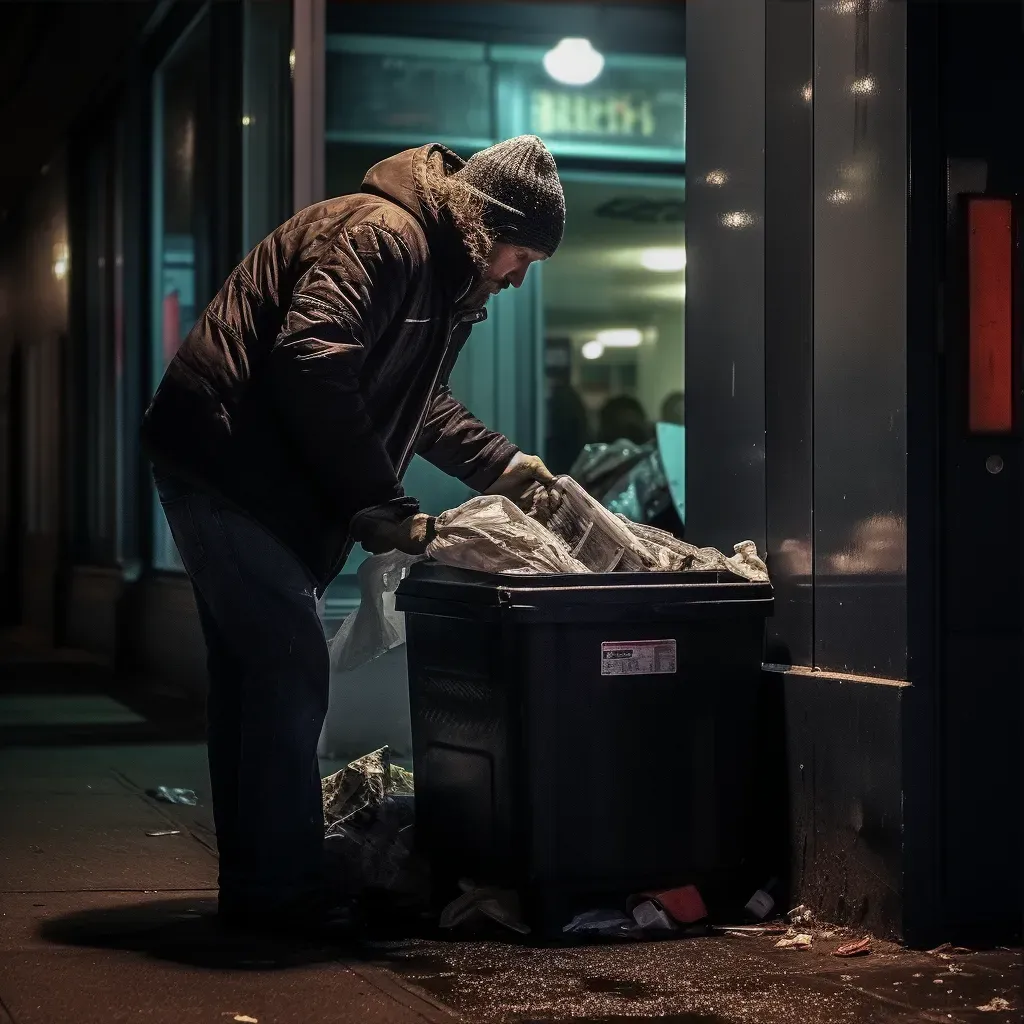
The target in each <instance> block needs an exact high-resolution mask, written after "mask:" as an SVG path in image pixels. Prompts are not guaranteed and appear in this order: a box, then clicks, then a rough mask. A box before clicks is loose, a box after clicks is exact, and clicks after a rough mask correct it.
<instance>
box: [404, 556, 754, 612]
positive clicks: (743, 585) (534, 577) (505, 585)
mask: <svg viewBox="0 0 1024 1024" xmlns="http://www.w3.org/2000/svg"><path fill="white" fill-rule="evenodd" d="M773 606H774V593H773V590H772V585H771V584H770V583H751V582H748V581H747V580H744V579H741V578H740V577H739V576H735V575H734V574H733V573H730V572H724V571H710V572H635V573H633V572H628V573H627V572H609V573H561V574H557V575H547V574H519V573H487V572H478V571H475V570H472V569H457V568H454V567H452V566H447V565H441V564H439V563H437V562H421V563H419V564H417V565H414V566H413V567H412V568H411V570H410V572H409V576H408V577H407V578H406V579H405V580H403V581H402V583H401V585H400V586H399V588H398V591H397V594H396V600H395V608H396V609H397V610H398V611H402V612H413V613H421V614H427V615H431V614H433V615H445V616H448V617H456V618H460V617H465V618H471V619H478V620H479V619H488V620H493V619H495V618H497V617H498V615H499V614H500V615H508V616H511V617H512V618H514V619H517V620H520V621H531V620H536V621H558V622H568V621H579V622H584V621H594V622H600V621H603V620H605V619H618V620H623V621H624V620H625V619H627V618H629V617H631V616H635V617H638V618H642V619H644V620H650V621H662V622H664V621H667V620H671V619H676V618H687V619H690V618H694V617H706V616H710V617H714V618H721V617H722V616H731V615H735V616H744V617H746V616H749V615H754V616H757V617H761V618H764V617H767V616H769V615H771V614H772V610H773Z"/></svg>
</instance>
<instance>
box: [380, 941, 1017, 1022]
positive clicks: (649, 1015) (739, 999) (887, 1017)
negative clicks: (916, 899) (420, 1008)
mask: <svg viewBox="0 0 1024 1024" xmlns="http://www.w3.org/2000/svg"><path fill="white" fill-rule="evenodd" d="M776 941H778V936H765V937H747V938H739V937H732V936H713V937H701V938H687V939H680V940H676V941H662V942H653V943H637V944H632V943H631V944H629V945H601V946H588V947H573V948H569V949H526V948H522V947H519V946H515V945H512V944H504V943H495V942H490V943H475V942H463V943H452V942H446V943H413V944H404V945H402V944H396V945H394V946H393V947H391V948H390V949H389V950H388V951H387V955H386V957H385V958H384V959H383V960H382V962H383V963H386V964H387V966H388V967H390V968H391V969H392V970H394V971H396V972H398V973H399V974H400V975H402V976H403V977H405V978H406V979H408V980H410V981H413V982H414V983H415V984H417V985H419V986H422V987H423V988H425V989H426V990H427V991H428V992H430V993H431V994H432V995H434V996H435V997H436V998H437V999H439V1000H440V1001H442V1002H443V1003H444V1004H445V1005H448V1006H451V1007H453V1008H454V1009H455V1010H456V1011H457V1012H458V1013H459V1014H461V1015H462V1016H463V1017H464V1018H465V1019H467V1020H472V1021H481V1022H483V1021H488V1022H495V1024H498V1022H504V1021H509V1022H512V1021H522V1022H526V1021H537V1022H540V1021H564V1020H570V1019H571V1020H574V1021H580V1022H582V1021H590V1022H611V1021H619V1020H623V1021H624V1020H627V1019H634V1020H635V1019H636V1018H644V1019H649V1020H659V1021H666V1022H668V1021H673V1022H684V1021H692V1022H694V1024H696V1022H707V1024H712V1022H714V1024H740V1022H752V1024H753V1022H757V1024H776V1022H779V1024H783V1022H784V1024H829V1022H843V1021H878V1022H888V1021H944V1022H946V1024H949V1022H950V1021H974V1020H990V1021H999V1020H1004V1021H1009V1020H1013V1021H1018V1020H1020V1019H1021V1012H1020V1007H1021V1000H1020V987H1021V969H1022V965H1021V956H1020V954H1019V952H1014V951H1009V950H993V951H990V952H981V953H972V954H962V955H949V954H945V956H948V959H946V958H945V957H944V956H940V955H932V954H922V953H910V952H907V951H905V950H902V949H900V948H899V947H897V946H893V945H891V944H878V943H876V944H875V945H874V950H873V952H872V953H871V954H870V955H868V956H864V957H857V958H855V959H838V958H836V957H833V956H832V955H831V951H832V950H833V949H835V948H836V947H837V946H838V945H839V944H840V940H839V939H835V940H832V941H819V942H816V948H812V949H811V950H808V951H797V950H779V949H776V948H775V946H774V943H775V942H776ZM1000 998H1001V999H1005V1000H1006V1002H1007V1003H1008V1005H1009V1007H1010V1009H1009V1010H1008V1011H1007V1012H999V1011H995V1010H982V1009H979V1007H983V1006H991V1005H992V1003H993V1000H998V999H1000ZM995 1005H996V1006H999V1005H1001V1004H999V1003H998V1002H997V1003H996V1004H995Z"/></svg>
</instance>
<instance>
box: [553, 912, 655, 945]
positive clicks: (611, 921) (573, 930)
mask: <svg viewBox="0 0 1024 1024" xmlns="http://www.w3.org/2000/svg"><path fill="white" fill-rule="evenodd" d="M562 931H563V932H565V933H566V934H567V935H568V934H576V935H581V934H593V935H600V936H602V937H604V938H610V939H639V938H643V931H642V929H640V928H639V927H638V926H637V923H636V921H634V920H633V919H632V918H631V917H630V916H629V915H628V914H624V913H623V912H622V911H621V910H587V911H585V912H584V913H582V914H577V915H576V916H575V917H574V918H573V919H572V920H571V921H570V922H569V923H568V924H567V925H566V926H565V927H564V928H563V929H562Z"/></svg>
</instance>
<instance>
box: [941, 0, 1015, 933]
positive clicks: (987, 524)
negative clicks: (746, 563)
mask: <svg viewBox="0 0 1024 1024" xmlns="http://www.w3.org/2000/svg"><path fill="white" fill-rule="evenodd" d="M938 44H939V50H940V54H941V68H942V77H941V82H940V91H941V95H942V99H943V103H942V114H943V116H942V121H941V131H942V141H943V146H944V150H945V155H946V157H947V161H948V162H947V175H948V187H949V193H950V204H949V208H948V213H949V219H948V225H949V231H948V234H947V235H946V236H945V238H944V239H942V240H941V241H942V242H944V244H943V245H940V248H941V249H943V250H944V251H945V254H946V257H947V258H946V265H945V268H944V269H945V282H944V288H943V295H944V307H943V323H942V327H943V332H942V336H943V340H944V351H943V364H944V367H943V376H942V380H941V397H942V402H943V412H944V421H945V428H944V431H943V433H942V442H943V455H942V477H943V485H942V486H943V489H942V498H943V501H942V507H943V522H942V544H941V547H940V548H939V564H940V573H941V576H940V578H941V582H942V588H941V594H942V600H941V605H940V622H941V631H940V637H941V641H940V655H941V658H942V662H943V666H944V673H943V677H942V681H941V685H942V693H941V702H942V719H941V738H942V743H943V750H944V759H945V764H944V767H945V778H944V782H945V793H944V830H943V849H944V854H945V856H944V858H943V863H942V874H943V888H944V895H945V901H946V904H947V908H948V914H949V917H950V920H951V921H952V922H953V923H954V924H955V925H956V926H957V927H958V928H959V929H962V934H964V935H965V937H967V938H971V937H972V934H971V933H972V932H973V933H974V934H975V935H978V934H980V935H982V936H987V935H991V934H994V933H995V932H996V930H997V929H1002V930H1004V931H1005V930H1006V929H1010V928H1012V927H1013V926H1014V925H1019V924H1020V909H1021V897H1022V887H1021V819H1020V806H1021V804H1020V801H1021V773H1020V764H1021V762H1020V756H1021V720H1020V710H1021V705H1020V701H1021V689H1022V688H1021V678H1022V668H1024V665H1022V660H1024V659H1022V654H1024V652H1022V649H1021V640H1022V636H1021V612H1022V609H1021V578H1022V577H1021V573H1020V565H1019V555H1018V554H1017V553H1016V551H1015V554H1014V555H1013V556H1011V558H1010V560H1009V562H1008V563H1005V564H1003V565H1001V566H999V567H998V568H997V567H996V560H997V559H999V558H1000V552H1002V551H1008V550H1010V548H1014V549H1016V550H1017V551H1019V549H1020V547H1021V524H1022V522H1024V516H1022V501H1021V483H1022V478H1024V465H1022V457H1021V456H1022V453H1021V429H1022V424H1024V406H1022V394H1021V389H1020V366H1019V361H1020V358H1021V351H1022V348H1024V316H1022V310H1024V257H1022V250H1021V227H1022V224H1024V203H1022V202H1021V199H1020V198H1019V197H1020V196H1021V195H1024V139H1022V136H1021V132H1020V131H1019V130H1017V129H1016V127H1014V129H1012V130H1008V126H1010V125H1014V126H1016V125H1019V123H1020V119H1021V111H1022V109H1024V17H1022V14H1021V10H1020V7H1019V5H1008V4H1001V3H972V4H966V3H962V4H950V5H946V6H945V7H944V8H943V17H942V19H941V21H940V26H939V38H938ZM981 189H984V191H985V192H986V194H987V195H994V196H1004V197H1005V196H1012V195H1016V196H1017V197H1018V199H1017V214H1016V216H1017V224H1016V239H1015V248H1014V258H1015V261H1016V284H1017V287H1016V311H1015V317H1016V321H1017V334H1016V338H1015V344H1014V348H1015V352H1016V358H1017V361H1018V367H1017V373H1018V377H1017V387H1016V389H1015V402H1016V408H1015V421H1016V422H1015V424H1014V429H1013V430H1012V431H1011V432H1010V433H1008V434H1004V435H999V436H997V435H991V434H990V435H986V434H977V433H971V432H970V429H969V423H968V415H967V404H966V398H967V390H968V379H969V374H968V371H967V367H968V361H967V340H968V329H967V319H966V302H965V298H966V294H965V289H966V281H967V275H966V267H965V261H964V250H965V242H966V232H965V229H964V224H963V218H962V215H961V212H960V210H959V204H958V202H957V196H956V194H957V193H958V192H963V191H978V190H981ZM994 456H995V457H998V458H999V459H1001V460H1002V468H1001V471H1000V472H998V473H993V472H990V470H989V468H988V460H989V459H990V458H992V457H994ZM984 837H989V838H984Z"/></svg>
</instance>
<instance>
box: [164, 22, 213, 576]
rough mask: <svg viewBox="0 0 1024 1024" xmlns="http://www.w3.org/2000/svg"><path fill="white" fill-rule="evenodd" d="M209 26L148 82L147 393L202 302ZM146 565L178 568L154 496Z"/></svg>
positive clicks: (202, 25) (201, 26) (205, 286)
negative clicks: (150, 183)
mask: <svg viewBox="0 0 1024 1024" xmlns="http://www.w3.org/2000/svg"><path fill="white" fill-rule="evenodd" d="M209 46H210V41H209V25H208V19H207V18H206V17H203V18H202V19H201V20H200V21H199V22H198V24H196V25H194V26H193V27H192V29H191V30H190V31H189V33H188V34H187V35H186V36H185V38H184V39H183V40H182V41H181V42H180V43H179V45H178V46H177V47H176V48H175V50H174V51H173V52H172V53H171V54H170V55H169V56H168V58H167V59H166V60H165V61H164V63H163V64H162V65H161V66H160V68H159V69H158V70H157V72H156V74H155V76H154V80H153V271H154V273H153V296H152V316H153V323H152V328H151V338H152V349H151V366H152V378H151V381H150V389H151V391H153V390H155V389H156V387H157V385H158V384H159V383H160V380H161V378H162V377H163V374H164V370H165V369H166V367H167V364H168V363H169V362H170V361H171V360H172V359H173V358H174V354H175V352H177V350H178V346H179V345H180V344H181V342H182V341H183V340H184V338H185V335H186V334H187V333H188V332H189V330H190V329H191V327H192V325H193V323H195V320H196V317H197V316H198V314H199V310H200V309H201V308H202V306H203V305H205V303H206V302H208V301H209V298H210V296H209V295H208V294H206V292H207V291H208V290H209V283H208V280H207V279H208V277H209V274H208V273H207V265H208V262H207V249H208V244H207V239H208V237H209V235H208V232H207V231H206V230H205V228H204V226H203V225H204V219H205V214H206V209H205V206H206V204H205V202H204V199H205V197H204V195H203V184H204V179H203V175H202V173H201V169H202V167H203V157H204V155H205V154H203V152H202V142H201V140H202V139H203V138H204V137H205V136H204V134H203V132H202V130H201V129H202V127H203V125H204V123H205V115H206V111H205V109H204V105H205V104H206V103H207V102H208V97H209V94H210V88H209V67H210V56H209ZM153 528H154V549H153V564H154V565H155V566H156V568H158V569H179V570H180V569H181V560H180V559H179V557H178V552H177V549H176V548H175V546H174V542H173V540H172V539H171V535H170V530H169V529H168V527H167V521H166V519H165V518H164V515H163V512H162V510H161V509H160V506H159V503H157V502H154V519H153Z"/></svg>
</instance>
